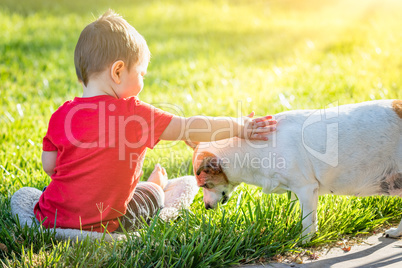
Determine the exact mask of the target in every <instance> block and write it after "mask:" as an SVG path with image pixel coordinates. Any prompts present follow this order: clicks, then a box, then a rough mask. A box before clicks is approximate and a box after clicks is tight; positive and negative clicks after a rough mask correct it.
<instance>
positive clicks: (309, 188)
mask: <svg viewBox="0 0 402 268" xmlns="http://www.w3.org/2000/svg"><path fill="white" fill-rule="evenodd" d="M294 193H295V194H296V195H297V197H298V198H299V202H300V206H301V209H302V211H303V233H302V236H308V235H313V234H314V233H315V232H316V231H317V206H318V183H312V184H309V185H305V186H303V187H301V188H298V189H295V190H294ZM310 239H311V236H310V237H309V238H308V240H310Z"/></svg>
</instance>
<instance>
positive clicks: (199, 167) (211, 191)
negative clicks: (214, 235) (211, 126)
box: [186, 142, 236, 209]
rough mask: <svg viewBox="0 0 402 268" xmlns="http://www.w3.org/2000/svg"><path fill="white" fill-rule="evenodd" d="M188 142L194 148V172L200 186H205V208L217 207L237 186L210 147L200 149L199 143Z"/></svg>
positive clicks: (224, 201) (225, 200)
mask: <svg viewBox="0 0 402 268" xmlns="http://www.w3.org/2000/svg"><path fill="white" fill-rule="evenodd" d="M186 144H187V145H189V146H190V147H192V148H193V149H194V154H193V168H194V174H195V177H196V179H197V184H198V186H199V187H202V188H203V192H204V204H205V208H206V209H211V208H216V206H217V205H218V203H222V204H224V203H226V202H227V201H228V200H229V198H230V196H231V194H232V192H233V190H234V189H235V188H236V187H235V186H234V185H232V184H230V183H229V180H228V178H227V177H226V174H225V172H224V170H223V169H222V160H221V159H220V158H219V157H218V156H216V155H215V154H213V153H212V152H210V151H209V150H208V148H203V149H199V148H198V147H199V145H200V144H199V143H190V142H186Z"/></svg>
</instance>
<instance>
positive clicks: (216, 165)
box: [196, 156, 222, 176]
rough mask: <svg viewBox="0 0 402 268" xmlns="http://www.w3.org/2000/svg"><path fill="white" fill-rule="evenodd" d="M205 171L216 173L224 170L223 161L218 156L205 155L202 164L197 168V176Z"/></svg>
mask: <svg viewBox="0 0 402 268" xmlns="http://www.w3.org/2000/svg"><path fill="white" fill-rule="evenodd" d="M203 171H204V172H205V173H207V174H212V175H216V174H219V173H221V172H222V166H221V161H220V159H219V158H218V157H216V156H208V157H205V158H204V159H203V160H202V162H201V164H200V166H199V167H198V169H197V172H196V174H197V176H199V175H200V174H201V172H203Z"/></svg>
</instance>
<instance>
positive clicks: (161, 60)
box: [0, 0, 402, 267]
mask: <svg viewBox="0 0 402 268" xmlns="http://www.w3.org/2000/svg"><path fill="white" fill-rule="evenodd" d="M55 2H57V3H55ZM109 7H111V8H113V9H115V10H116V11H117V12H119V13H121V14H122V15H124V16H125V17H126V19H127V20H128V21H129V22H130V23H132V24H133V26H134V27H135V28H136V29H137V30H138V31H139V32H140V33H141V34H143V35H144V37H145V38H146V39H147V41H148V44H149V47H150V50H151V52H152V60H151V64H150V66H149V70H148V73H149V74H148V75H147V78H146V81H145V82H146V86H145V88H144V91H143V92H142V93H141V94H140V98H141V99H142V100H144V101H146V102H149V103H153V104H155V105H156V106H160V107H161V108H163V109H166V110H168V111H171V112H174V113H176V114H179V115H184V116H191V115H197V114H205V115H211V116H222V115H224V116H238V115H239V114H241V113H242V114H243V115H244V114H246V113H249V112H251V111H252V110H254V111H255V112H256V113H257V114H259V115H265V114H273V113H277V112H281V111H284V110H288V109H302V108H322V107H325V106H326V105H329V104H332V103H336V104H346V103H355V102H361V101H366V100H371V99H386V98H402V93H401V92H402V91H401V86H402V64H401V62H402V54H401V49H400V44H401V43H402V32H401V31H400V25H401V23H402V16H401V14H402V5H401V4H400V3H399V1H397V0H386V1H374V0H371V1H353V3H351V1H335V0H331V1H318V0H308V1H297V0H286V1H285V0H283V1H279V0H276V1H257V0H256V1H250V0H237V1H173V0H170V1H128V0H126V1H116V2H115V3H113V4H109V1H106V0H102V1H95V0H90V1H76V0H69V1H66V0H63V1H49V0H40V1H28V0H21V1H18V4H17V3H16V2H15V1H10V0H0V37H1V38H0V96H1V98H0V211H1V212H0V213H1V214H0V228H1V229H0V243H3V244H4V245H5V246H6V247H7V251H5V250H1V249H0V260H1V262H2V263H3V265H5V266H15V267H22V266H25V267H31V266H37V267H49V266H50V267H53V266H56V267H57V266H60V267H68V266H71V267H80V266H81V267H88V266H93V267H99V266H105V267H108V266H112V267H119V266H125V265H126V266H128V267H132V266H134V265H138V266H140V265H141V266H143V267H157V266H159V267H162V266H163V267H167V266H169V267H170V266H173V267H182V266H187V267H197V266H199V267H205V266H211V267H217V266H229V265H231V264H236V263H247V262H253V261H258V260H260V258H261V257H263V258H269V257H271V256H273V255H275V254H278V253H285V252H288V251H295V250H296V251H297V250H300V248H301V247H303V245H302V244H301V241H300V238H299V237H300V233H301V224H300V213H299V210H298V205H297V204H295V203H292V202H290V200H289V199H288V197H287V195H274V194H272V195H264V194H262V193H261V191H260V190H259V189H256V188H254V187H251V186H246V185H242V186H240V188H239V189H238V190H237V191H236V193H235V194H234V196H233V197H232V198H231V200H230V201H229V203H228V204H227V205H226V206H224V207H221V208H219V209H218V210H217V211H214V212H211V211H206V210H204V208H203V203H202V193H201V192H200V193H199V194H198V195H197V197H196V199H195V202H194V204H193V205H192V207H191V211H190V212H183V213H182V216H181V217H180V218H179V219H178V220H177V221H175V222H171V223H162V222H160V221H159V220H157V219H156V220H155V221H154V222H152V223H151V226H150V227H146V228H144V229H142V230H141V231H140V234H141V239H134V238H133V237H128V241H126V242H115V243H107V242H104V241H98V242H96V243H92V242H91V241H83V242H76V241H72V242H59V241H56V240H55V239H54V236H53V234H52V232H51V231H46V230H43V229H42V228H41V227H40V226H37V227H36V228H32V229H27V228H20V227H19V226H18V224H16V221H15V219H13V218H12V216H11V214H10V208H9V198H10V197H11V195H12V194H13V193H14V192H15V191H16V190H18V189H19V188H21V187H24V186H31V187H36V188H38V189H41V188H42V187H43V186H45V185H47V184H48V183H49V181H50V178H48V177H47V176H46V175H45V173H44V172H43V171H42V169H41V162H40V154H41V141H42V137H43V136H44V134H45V132H46V128H47V123H48V120H49V118H50V115H51V113H52V112H53V111H54V110H55V109H56V108H57V107H58V106H60V105H61V104H62V103H63V102H64V101H66V100H69V99H72V98H73V97H74V96H80V95H81V88H80V85H79V84H78V83H77V81H76V80H77V79H76V76H75V70H74V64H73V52H74V46H75V43H76V41H77V39H78V36H79V34H80V31H81V30H82V29H83V27H84V26H85V25H86V24H88V23H89V22H90V21H92V20H93V18H94V16H95V17H96V16H98V15H99V14H100V13H102V12H104V11H105V10H106V9H107V8H109ZM280 94H282V95H283V96H282V98H283V97H284V98H285V99H286V100H287V101H288V102H289V105H290V106H289V105H288V106H284V103H283V102H281V101H280V97H279V96H280ZM373 127H375V126H373ZM191 154H192V151H191V150H190V149H189V148H187V147H186V146H185V145H184V144H183V143H174V142H163V143H161V144H160V145H159V146H158V148H156V149H154V150H153V151H149V152H148V154H147V159H146V161H145V163H144V169H145V170H144V172H145V176H146V175H148V174H149V173H150V172H151V171H152V168H153V166H154V164H155V163H157V162H160V163H161V164H162V165H163V166H165V167H166V168H167V171H168V173H169V175H170V177H176V176H180V175H185V174H191V173H192V167H191ZM401 208H402V201H401V200H400V199H398V198H385V197H369V198H353V197H335V196H325V197H320V206H319V212H318V214H319V217H318V219H319V231H318V233H317V235H316V236H315V237H314V238H313V240H312V241H311V242H310V244H309V246H315V245H321V244H323V243H327V242H330V241H334V240H337V239H341V238H342V237H344V236H345V235H356V234H358V233H362V232H369V231H371V230H373V229H375V228H377V227H378V226H380V225H382V224H384V223H387V222H388V221H395V220H399V218H400V214H401Z"/></svg>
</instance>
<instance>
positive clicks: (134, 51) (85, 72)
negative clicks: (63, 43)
mask: <svg viewBox="0 0 402 268" xmlns="http://www.w3.org/2000/svg"><path fill="white" fill-rule="evenodd" d="M149 59H150V52H149V48H148V46H147V43H146V41H145V39H144V38H143V37H142V36H141V35H140V34H139V33H138V32H137V31H136V30H135V29H134V27H132V26H131V25H130V24H129V23H128V22H127V21H126V20H125V19H123V18H122V17H121V16H120V15H118V14H116V13H115V12H114V11H112V10H110V9H109V10H108V11H106V13H105V14H103V15H102V16H100V17H99V18H98V19H97V20H96V21H94V22H92V23H91V24H89V25H87V26H86V27H85V28H84V30H83V31H82V32H81V35H80V37H79V39H78V42H77V45H76V47H75V52H74V64H75V70H76V73H77V76H78V79H79V80H80V82H82V83H84V85H85V86H87V84H88V80H89V78H90V76H91V75H93V74H96V73H99V72H102V71H104V70H105V69H106V68H107V67H109V66H110V65H111V64H113V63H114V62H115V61H117V60H122V61H124V63H125V64H127V68H128V69H130V67H132V66H133V65H134V64H136V63H143V62H147V63H148V61H149Z"/></svg>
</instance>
